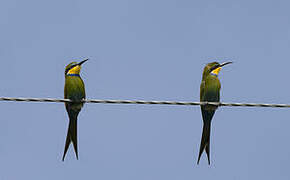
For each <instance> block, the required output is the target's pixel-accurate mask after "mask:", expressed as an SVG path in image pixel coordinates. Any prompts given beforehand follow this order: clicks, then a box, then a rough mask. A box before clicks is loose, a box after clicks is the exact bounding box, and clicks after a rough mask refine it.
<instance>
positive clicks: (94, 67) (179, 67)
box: [0, 0, 290, 180]
mask: <svg viewBox="0 0 290 180" xmlns="http://www.w3.org/2000/svg"><path fill="white" fill-rule="evenodd" d="M289 5H290V3H289V2H288V1H279V0H278V1H277V0H276V1H274V0H270V1H269V0H266V1H262V0H257V1H250V0H245V1H229V0H220V1H213V0H204V1H189V0H122V1H119V0H109V1H108V0H107V1H105V0H98V1H93V0H82V1H80V0H74V1H68V0H63V1H56V0H51V1H39V0H26V1H19V0H9V1H8V0H2V1H1V6H0V27H1V28H0V32H1V33H0V36H1V41H0V58H1V65H2V66H1V67H2V68H1V71H0V80H1V86H0V96H8V97H10V96H11V97H53V98H62V97H63V86H64V68H65V66H66V65H67V64H68V63H70V62H71V61H80V60H82V59H84V58H90V61H88V62H87V63H86V64H85V65H84V66H83V69H82V74H81V75H82V78H83V80H84V81H85V84H86V92H87V97H88V98H96V99H142V100H178V101H198V100H199V84H200V81H201V74H202V69H203V67H204V65H205V64H206V63H208V62H211V61H219V62H224V61H228V60H231V61H234V64H232V65H229V66H226V67H225V68H224V69H222V71H221V73H220V80H221V83H222V89H221V100H222V101H224V102H267V103H289V102H290V96H289V90H290V85H289V83H288V75H289V66H290V63H289V62H290V61H289V58H290V54H289V52H290V51H289V48H290V23H289V18H290V12H289V8H288V7H289ZM0 108H1V121H0V159H1V163H0V169H1V173H0V179H9V180H10V179H71V180H72V179H80V178H85V179H103V180H106V179H108V180H109V179H124V180H131V179H132V180H133V179H134V180H135V179H140V180H149V179H150V180H154V179H156V180H157V179H167V180H177V179H178V180H179V179H184V180H186V179H265V180H267V179H281V180H283V179H289V178H290V172H289V160H290V143H288V140H289V138H290V133H289V126H290V118H289V114H290V112H289V110H288V109H270V108H238V107H221V108H219V109H218V111H217V112H216V114H215V116H214V119H213V124H212V131H211V163H212V164H211V165H210V166H208V164H207V161H206V156H205V155H203V156H202V158H201V162H200V165H198V166H197V165H196V161H197V156H198V150H199V144H200V137H201V130H202V119H201V113H200V108H199V107H197V106H192V107H191V106H185V107H184V106H161V105H155V106H151V105H109V104H86V105H85V106H84V108H83V110H82V111H81V113H80V115H79V123H78V132H79V137H78V140H79V157H80V159H79V160H76V159H75V156H74V152H73V150H72V148H70V149H69V152H68V154H67V157H66V160H65V162H62V161H61V157H62V153H63V148H64V143H65V136H66V131H67V125H68V120H67V114H66V111H65V108H64V105H63V104H61V103H58V104H57V103H14V102H1V103H0Z"/></svg>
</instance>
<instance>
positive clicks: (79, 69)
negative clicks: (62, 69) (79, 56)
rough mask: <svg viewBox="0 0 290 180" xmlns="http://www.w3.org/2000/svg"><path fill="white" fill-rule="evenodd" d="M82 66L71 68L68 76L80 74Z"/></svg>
mask: <svg viewBox="0 0 290 180" xmlns="http://www.w3.org/2000/svg"><path fill="white" fill-rule="evenodd" d="M80 71H81V66H80V65H76V66H75V67H73V68H71V69H70V70H69V71H68V73H67V74H80Z"/></svg>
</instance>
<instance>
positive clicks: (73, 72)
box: [62, 59, 88, 161]
mask: <svg viewBox="0 0 290 180" xmlns="http://www.w3.org/2000/svg"><path fill="white" fill-rule="evenodd" d="M87 60H88V59H86V60H83V61H81V62H80V63H77V62H72V63H70V64H69V65H67V66H66V68H65V85H64V98H65V99H70V100H72V101H76V102H66V103H65V107H66V111H67V113H68V117H69V125H68V130H67V136H66V141H65V147H64V153H63V157H62V161H64V158H65V155H66V153H67V150H68V148H69V145H70V143H72V144H73V147H74V150H75V154H76V158H77V159H78V145H77V142H78V141H77V118H78V114H79V112H80V111H81V109H82V107H83V103H82V102H77V101H81V100H83V99H85V98H86V92H85V85H84V82H83V80H82V78H81V77H80V70H81V65H82V64H83V63H84V62H86V61H87Z"/></svg>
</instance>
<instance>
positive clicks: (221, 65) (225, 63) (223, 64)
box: [219, 62, 233, 67]
mask: <svg viewBox="0 0 290 180" xmlns="http://www.w3.org/2000/svg"><path fill="white" fill-rule="evenodd" d="M232 63H233V62H224V63H222V64H220V65H219V67H223V66H225V65H227V64H232Z"/></svg>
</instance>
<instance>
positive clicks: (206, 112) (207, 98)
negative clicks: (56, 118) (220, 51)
mask: <svg viewBox="0 0 290 180" xmlns="http://www.w3.org/2000/svg"><path fill="white" fill-rule="evenodd" d="M229 63H231V62H228V63H223V64H221V65H220V64H219V63H217V62H213V63H209V64H207V65H206V66H205V67H204V70H203V76H202V82H201V85H200V101H201V102H220V89H221V84H220V81H219V79H218V77H217V74H213V73H212V72H213V71H214V70H215V69H217V68H220V67H222V66H224V65H226V64H229ZM216 109H217V106H212V105H206V106H205V105H202V106H201V113H202V118H203V130H202V137H201V143H200V149H199V155H198V161H197V164H199V160H200V157H201V154H202V152H203V151H204V150H205V152H206V154H207V158H208V164H210V128H211V120H212V118H213V115H214V113H215V110H216Z"/></svg>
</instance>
